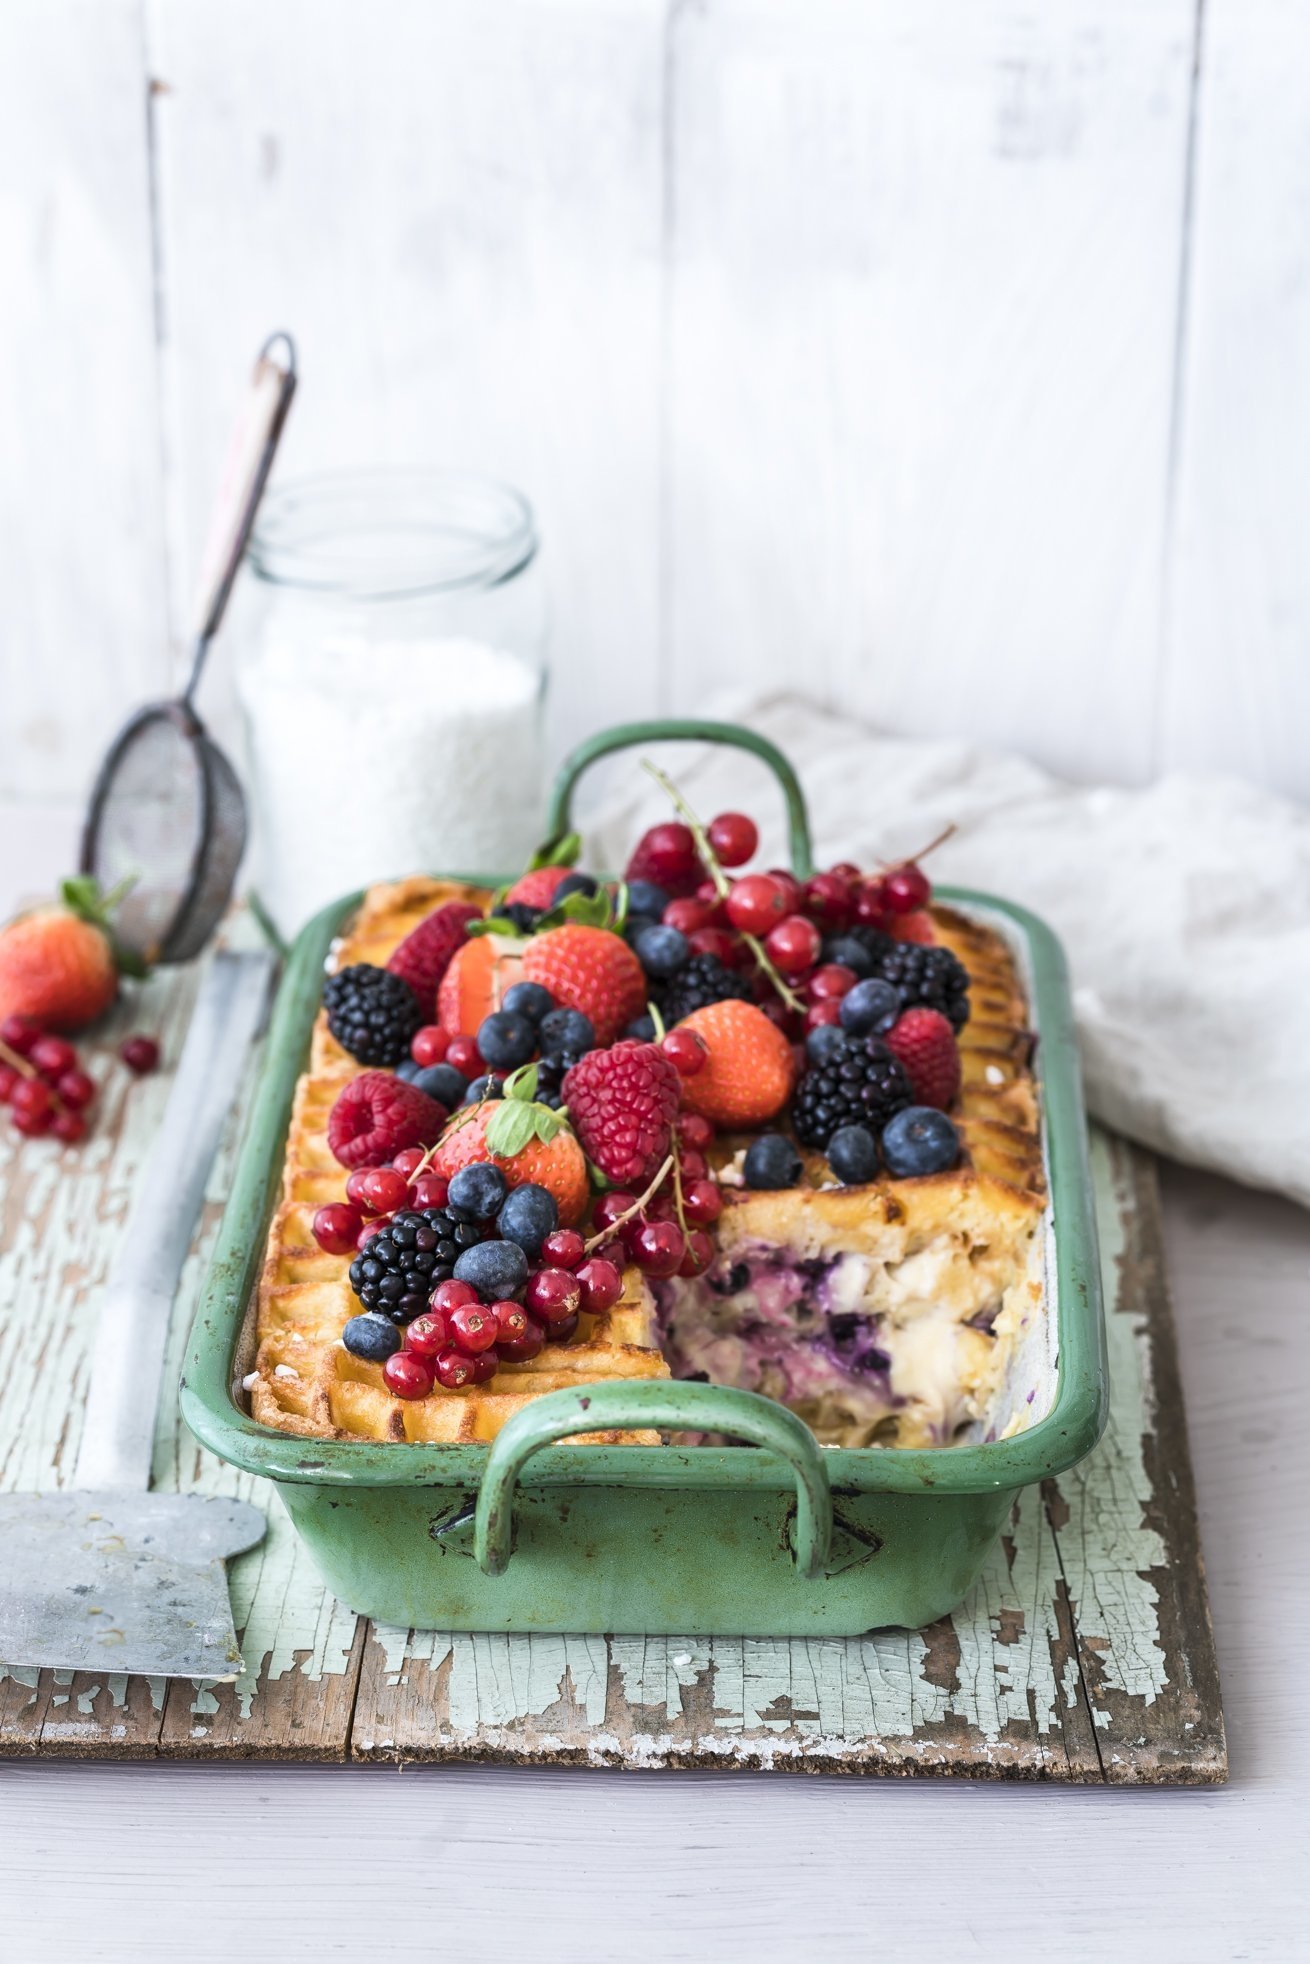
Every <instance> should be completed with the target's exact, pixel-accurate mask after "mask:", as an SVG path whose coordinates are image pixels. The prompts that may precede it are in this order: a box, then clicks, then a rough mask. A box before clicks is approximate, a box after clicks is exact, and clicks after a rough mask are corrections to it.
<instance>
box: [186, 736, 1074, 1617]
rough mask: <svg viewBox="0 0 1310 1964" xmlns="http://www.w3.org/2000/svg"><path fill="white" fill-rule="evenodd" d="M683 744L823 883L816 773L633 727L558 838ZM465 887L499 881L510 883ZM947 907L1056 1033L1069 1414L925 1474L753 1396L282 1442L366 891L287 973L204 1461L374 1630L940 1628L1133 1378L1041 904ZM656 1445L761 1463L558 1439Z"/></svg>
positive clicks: (555, 821)
mask: <svg viewBox="0 0 1310 1964" xmlns="http://www.w3.org/2000/svg"><path fill="white" fill-rule="evenodd" d="M670 738H677V739H684V738H704V739H706V740H709V741H714V742H724V743H730V744H735V745H737V746H738V747H741V748H744V749H747V750H751V751H753V752H754V753H755V754H756V755H757V756H759V757H760V758H762V759H763V760H764V761H765V762H766V763H767V764H769V765H770V766H771V767H772V769H773V770H774V772H775V774H776V775H777V777H778V778H779V780H780V782H781V785H782V789H783V794H784V797H785V799H786V802H787V808H788V817H789V825H790V836H791V849H792V859H793V865H794V867H795V870H796V872H797V873H798V874H800V875H802V876H804V875H807V874H808V873H809V872H810V871H811V870H812V865H811V858H810V844H809V831H808V825H807V822H806V815H805V807H804V803H803V800H802V798H801V793H800V788H799V785H798V783H797V781H796V778H795V775H794V773H793V772H792V770H791V768H790V766H789V765H788V764H787V762H786V760H785V759H784V758H783V757H782V756H781V755H780V753H779V752H778V751H777V750H775V749H774V747H773V746H772V745H771V744H768V743H767V742H765V740H764V739H762V738H760V737H758V736H756V735H754V734H753V733H752V732H750V731H746V730H741V729H738V728H736V727H735V726H733V725H726V724H714V723H703V722H654V723H644V724H630V725H625V726H623V727H621V728H618V729H614V730H608V731H605V732H602V733H601V734H600V735H599V736H596V737H593V738H592V739H591V740H590V741H589V742H588V743H587V744H585V745H583V746H582V747H581V748H580V749H579V750H578V751H576V752H575V753H574V755H573V756H572V757H570V758H569V759H568V760H567V762H566V763H565V765H564V766H563V768H562V770H561V773H560V776H559V779H558V781H557V783H556V786H555V792H554V796H553V799H552V803H551V807H550V812H549V816H548V832H549V835H550V836H552V837H553V836H556V835H560V834H562V833H564V832H565V831H566V830H567V829H568V819H569V807H570V800H571V795H572V790H573V786H574V784H575V782H576V780H577V778H578V776H579V775H580V773H581V772H582V770H584V769H585V768H586V766H587V765H588V764H589V763H591V762H592V761H593V760H594V759H595V758H596V757H598V756H601V755H603V754H605V753H606V752H608V751H611V750H617V749H621V748H625V747H627V746H629V745H633V744H643V743H647V744H648V743H655V742H661V741H665V740H668V739H670ZM459 877H461V878H473V879H477V880H478V881H480V882H482V883H485V884H487V885H496V884H499V883H500V879H501V878H502V877H503V876H491V875H485V874H479V875H468V874H462V875H460V876H459ZM941 896H942V897H943V898H944V899H948V900H950V901H951V902H952V903H953V904H955V905H956V906H959V907H961V908H963V909H965V910H966V911H973V912H979V913H981V914H983V915H984V916H985V917H986V918H987V920H988V921H989V922H990V923H991V924H993V925H995V926H996V927H998V928H999V929H1000V930H1001V931H1002V932H1003V933H1005V934H1006V935H1007V937H1008V939H1009V941H1010V944H1011V946H1012V947H1013V948H1014V950H1015V952H1016V955H1017V956H1018V959H1019V962H1020V966H1021V969H1022V971H1023V974H1024V979H1025V982H1026V984H1027V987H1028V990H1029V1000H1030V1003H1031V1007H1032V1014H1033V1020H1034V1023H1035V1027H1036V1029H1037V1032H1038V1037H1039V1042H1038V1047H1037V1064H1036V1069H1037V1075H1038V1081H1039V1090H1040V1097H1041V1104H1042V1113H1043V1127H1044V1148H1045V1155H1046V1163H1047V1171H1048V1176H1049V1182H1050V1194H1051V1202H1050V1208H1049V1212H1048V1215H1047V1219H1046V1223H1045V1227H1044V1232H1045V1236H1046V1250H1047V1285H1048V1286H1047V1294H1048V1302H1049V1305H1050V1310H1051V1318H1050V1341H1049V1343H1048V1345H1047V1353H1046V1367H1047V1377H1046V1380H1045V1385H1046V1392H1045V1396H1046V1397H1047V1398H1048V1399H1049V1408H1048V1409H1046V1411H1045V1415H1044V1416H1043V1417H1041V1418H1040V1419H1038V1420H1037V1421H1036V1422H1035V1423H1033V1424H1032V1425H1031V1426H1030V1427H1029V1429H1027V1430H1026V1431H1022V1432H1019V1433H1017V1434H1016V1435H1014V1436H1011V1437H1002V1438H999V1439H988V1440H985V1441H982V1442H979V1443H977V1444H963V1445H957V1446H949V1447H940V1448H933V1449H928V1450H921V1451H903V1450H899V1449H895V1448H869V1449H861V1450H844V1449H837V1448H832V1447H821V1446H820V1445H818V1443H817V1442H816V1440H815V1439H814V1436H813V1434H812V1433H811V1432H810V1431H809V1429H808V1428H807V1427H806V1426H805V1425H803V1424H802V1423H801V1421H800V1420H799V1419H797V1418H795V1417H794V1416H793V1415H792V1414H791V1413H790V1412H788V1411H787V1410H785V1409H784V1408H783V1407H782V1406H781V1405H777V1404H774V1403H773V1402H772V1401H771V1400H769V1399H766V1398H762V1397H759V1396H757V1395H756V1394H755V1393H753V1392H746V1391H736V1390H730V1389H726V1388H722V1387H719V1386H715V1385H709V1384H700V1383H657V1382H651V1381H644V1382H640V1383H610V1384H601V1385H593V1386H591V1387H590V1388H589V1389H586V1390H581V1391H560V1392H552V1393H549V1394H547V1395H545V1396H543V1397H541V1398H539V1399H536V1400H535V1401H534V1402H533V1403H532V1404H531V1405H530V1406H528V1407H527V1408H526V1409H525V1410H524V1411H522V1412H520V1413H519V1414H518V1415H517V1416H516V1417H515V1418H514V1419H512V1420H511V1421H510V1423H509V1424H508V1425H507V1426H506V1427H505V1428H504V1430H503V1431H502V1432H501V1433H500V1434H499V1436H498V1437H497V1438H496V1439H495V1440H494V1441H493V1442H492V1444H491V1445H490V1446H439V1445H438V1446H421V1445H413V1446H410V1445H399V1444H386V1445H382V1444H376V1443H373V1442H369V1441H354V1440H314V1439H302V1438H296V1437H293V1436H291V1435H289V1434H287V1433H283V1432H278V1431H276V1430H273V1429H271V1428H269V1427H266V1426H262V1425H259V1424H257V1423H256V1422H255V1421H254V1419H253V1418H251V1416H250V1415H249V1413H248V1412H247V1411H246V1410H244V1409H243V1407H242V1394H241V1390H240V1376H241V1373H242V1371H243V1369H244V1368H245V1365H246V1361H247V1359H248V1355H249V1343H250V1336H249V1330H248V1328H247V1319H248V1312H249V1310H250V1306H251V1303H252V1298H253V1292H254V1288H255V1284H256V1280H257V1277H258V1274H259V1267H260V1262H261V1258H262V1251H263V1243H264V1237H265V1234H266V1232H267V1227H268V1222H269V1218H270V1215H271V1212H272V1209H273V1207H274V1204H275V1201H276V1198H277V1194H278V1190H279V1182H280V1177H281V1171H282V1157H283V1148H284V1141H285V1138H286V1132H287V1126H288V1122H289V1118H290V1112H291V1102H292V1095H293V1092H294V1090H295V1084H296V1079H297V1077H298V1076H299V1074H300V1072H301V1070H302V1069H303V1067H304V1064H305V1059H306V1056H307V1052H308V1047H309V1040H310V1030H311V1026H312V1024H313V1021H314V1017H315V1014H316V1012H317V1009H318V1005H319V996H320V990H321V985H322V976H323V964H324V960H325V958H326V956H327V953H328V949H329V946H330V944H331V942H332V940H333V937H334V936H335V935H336V934H337V933H338V932H339V930H340V929H341V927H342V925H343V923H344V922H345V920H346V919H347V918H348V916H349V915H350V913H351V912H352V910H353V909H354V908H355V907H356V906H357V905H358V902H359V898H360V896H359V895H358V894H353V895H350V896H348V897H347V898H345V899H343V900H341V901H339V902H337V903H336V904H335V905H333V906H331V907H328V908H326V909H325V910H324V911H323V913H321V914H320V915H318V916H317V918H316V919H314V920H313V921H311V922H310V924H309V925H308V927H306V928H305V930H304V932H303V933H302V934H301V935H300V937H299V939H298V940H297V942H296V944H295V947H294V949H293V950H292V951H291V953H290V957H289V959H288V962H287V964H286V969H285V973H284V976H283V980H282V986H281V990H280V992H279V995H278V1000H277V1004H276V1008H275V1011H274V1016H273V1023H272V1028H271V1031H270V1035H269V1041H268V1045H267V1049H266V1052H265V1056H264V1060H263V1063H262V1066H261V1074H260V1081H259V1084H258V1087H257V1091H256V1097H255V1102H254V1107H253V1111H252V1113H251V1118H250V1122H249V1126H248V1129H247V1133H246V1137H245V1141H244V1144H243V1146H242V1149H241V1154H240V1159H239V1163H238V1166H237V1171H236V1176H235V1179H234V1182H233V1187H232V1193H231V1197H230V1199H229V1201H228V1205H227V1210H226V1213H225V1215H224V1218H223V1223H222V1227H221V1230H220V1233H219V1238H218V1243H217V1246H216V1250H215V1254H214V1259H213V1263H212V1266H211V1268H210V1271H209V1275H208V1278H207V1280H206V1282H205V1285H204V1288H203V1290H202V1292H201V1297H200V1302H199V1306H198V1308H197V1311H196V1317H195V1322H194V1325H193V1327H192V1330H191V1334H190V1339H189V1343H188V1349H187V1358H186V1365H185V1371H184V1375H183V1379H182V1386H181V1406H182V1412H183V1415H184V1417H185V1418H186V1420H187V1423H188V1424H189V1426H190V1427H191V1429H192V1431H193V1432H194V1433H195V1434H196V1436H197V1438H198V1439H200V1440H201V1442H202V1443H203V1444H204V1445H206V1446H208V1447H209V1448H210V1449H211V1450H212V1451H214V1452H216V1453H217V1454H218V1455H219V1456H220V1457H221V1458H223V1459H226V1460H228V1461H230V1462H231V1463H232V1464H233V1465H235V1466H238V1467H241V1468H243V1469H245V1470H246V1471H247V1472H250V1473H254V1474H259V1475H261V1476H262V1477H264V1478H267V1479H269V1480H271V1481H272V1482H273V1483H274V1485H275V1486H276V1487H277V1489H278V1492H279V1494H280V1495H281V1498H282V1501H283V1503H284V1505H285V1506H286V1508H287V1511H288V1513H289V1514H290V1516H291V1519H292V1521H293V1523H294V1524H295V1527H296V1529H297V1530H298V1532H299V1534H300V1535H301V1537H302V1538H303V1540H304V1542H305V1544H306V1547H307V1548H308V1549H309V1551H310V1553H311V1555H312V1556H313V1559H314V1561H315V1562H316V1564H317V1565H318V1567H319V1569H320V1570H321V1572H322V1574H323V1576H324V1579H325V1580H326V1582H327V1584H328V1586H329V1587H330V1588H331V1589H332V1590H333V1591H334V1592H335V1593H336V1594H337V1595H338V1596H339V1597H340V1598H341V1599H342V1600H343V1601H344V1602H345V1603H346V1604H348V1605H349V1606H350V1607H351V1608H352V1609H354V1610H357V1611H359V1612H360V1613H362V1614H364V1615H367V1616H372V1617H375V1618H376V1619H378V1620H379V1621H381V1622H385V1623H390V1624H395V1625H400V1626H402V1627H409V1628H418V1629H440V1630H543V1631H581V1632H622V1633H630V1634H652V1635H654V1634H665V1635H681V1636H695V1635H701V1634H707V1635H713V1634H717V1635H725V1636H726V1635H744V1636H787V1635H796V1636H804V1635H810V1634H812V1633H827V1634H830V1635H832V1636H852V1635H856V1634H858V1633H860V1632H863V1631H866V1630H870V1629H876V1628H880V1627H885V1626H900V1627H904V1628H911V1629H914V1628H919V1627H921V1626H922V1625H923V1624H925V1623H930V1622H932V1621H933V1620H935V1619H936V1618H937V1617H940V1616H943V1615H945V1614H946V1613H947V1612H948V1611H949V1610H950V1609H952V1608H953V1607H954V1606H955V1604H956V1603H958V1602H959V1601H960V1600H961V1598H962V1597H963V1596H964V1595H965V1594H966V1593H967V1592H968V1590H969V1589H970V1587H971V1586H972V1584H973V1583H974V1581H975V1580H976V1578H977V1576H978V1573H979V1571H980V1569H981V1568H982V1565H983V1563H984V1561H985V1559H986V1557H987V1554H988V1551H989V1549H990V1548H991V1546H992V1544H993V1542H994V1541H995V1539H996V1537H997V1535H998V1534H999V1532H1000V1531H1001V1529H1002V1527H1003V1525H1004V1524H1005V1521H1006V1519H1007V1517H1008V1515H1009V1511H1010V1508H1011V1505H1012V1502H1013V1499H1014V1496H1015V1494H1016V1492H1017V1491H1018V1490H1019V1489H1020V1488H1022V1487H1025V1486H1028V1485H1031V1484H1032V1483H1033V1482H1035V1481H1039V1480H1042V1479H1044V1478H1046V1477H1047V1476H1048V1475H1051V1474H1056V1473H1060V1472H1062V1471H1064V1470H1065V1469H1066V1468H1068V1467H1070V1466H1072V1465H1073V1464H1074V1463H1075V1462H1076V1461H1077V1460H1079V1459H1081V1458H1082V1457H1083V1455H1084V1454H1085V1453H1087V1452H1088V1451H1090V1449H1091V1447H1092V1446H1093V1445H1094V1444H1095V1443H1096V1440H1097V1439H1098V1438H1099V1436H1100V1433H1101V1430H1102V1427H1103V1425H1104V1422H1105V1415H1106V1408H1107V1376H1106V1358H1105V1340H1104V1326H1103V1322H1102V1311H1101V1292H1100V1266H1099V1260H1098V1255H1097V1245H1096V1225H1095V1214H1094V1210H1093V1201H1092V1191H1091V1184H1090V1179H1089V1174H1088V1167H1087V1156H1086V1124H1085V1120H1084V1116H1083V1105H1082V1093H1081V1087H1080V1082H1079V1071H1078V1055H1077V1050H1076V1047H1075V1040H1074V1028H1073V1017H1072V1012H1071V1007H1070V1001H1069V990H1068V981H1067V977H1066V971H1065V965H1064V959H1063V955H1062V953H1061V950H1060V947H1059V944H1058V942H1057V941H1056V939H1055V937H1054V935H1052V933H1051V932H1050V930H1049V929H1048V928H1046V927H1045V926H1044V925H1043V924H1042V923H1041V921H1039V920H1037V919H1036V918H1035V917H1034V916H1033V915H1031V914H1029V913H1026V912H1025V911H1024V910H1023V909H1022V908H1019V907H1014V906H1011V905H1009V904H1008V903H1006V902H1004V901H999V900H995V899H991V898H989V897H988V896H986V895H983V894H977V893H973V892H970V891H965V890H961V889H952V888H943V889H941ZM1039 1409H1040V1407H1039ZM638 1427H650V1428H656V1429H660V1430H666V1429H667V1430H669V1431H677V1432H710V1433H716V1434H723V1435H727V1436H729V1437H731V1438H732V1439H734V1440H739V1441H742V1442H745V1443H742V1444H734V1445H730V1446H709V1445H699V1446H672V1445H667V1446H600V1445H561V1444H558V1443H556V1442H557V1441H558V1440H560V1439H561V1438H564V1437H566V1436H568V1435H573V1434H577V1433H585V1432H587V1431H588V1430H594V1431H604V1430H610V1429H613V1428H638Z"/></svg>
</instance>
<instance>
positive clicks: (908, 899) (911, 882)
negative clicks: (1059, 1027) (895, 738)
mask: <svg viewBox="0 0 1310 1964" xmlns="http://www.w3.org/2000/svg"><path fill="white" fill-rule="evenodd" d="M883 888H884V890H885V892H886V895H887V905H888V907H889V908H890V909H891V911H892V913H893V914H913V913H915V912H916V911H917V909H918V908H920V907H926V906H927V904H928V901H929V898H930V896H931V894H932V887H931V886H930V885H929V882H928V876H927V874H926V873H924V872H923V871H922V869H921V868H920V867H918V866H916V865H915V864H914V862H913V860H911V861H910V863H909V864H908V865H907V866H896V867H893V869H892V871H891V872H890V873H888V874H887V875H886V876H885V878H884V880H883ZM32 1054H33V1057H34V1058H35V1055H36V1053H35V1051H34V1052H33V1053H32Z"/></svg>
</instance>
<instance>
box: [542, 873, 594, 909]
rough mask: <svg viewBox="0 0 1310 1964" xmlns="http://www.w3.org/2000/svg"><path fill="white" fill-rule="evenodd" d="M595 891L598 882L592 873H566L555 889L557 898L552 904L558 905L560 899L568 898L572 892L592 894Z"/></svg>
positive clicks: (553, 905)
mask: <svg viewBox="0 0 1310 1964" xmlns="http://www.w3.org/2000/svg"><path fill="white" fill-rule="evenodd" d="M595 891H596V882H595V880H594V879H593V878H592V876H591V874H590V873H566V874H565V875H564V878H563V879H562V880H561V881H560V883H559V885H558V886H557V887H556V889H555V898H554V900H553V901H552V902H551V905H552V907H555V906H558V905H559V903H560V901H561V900H567V899H568V897H569V895H570V894H571V893H585V894H587V895H591V894H593V893H594V892H595Z"/></svg>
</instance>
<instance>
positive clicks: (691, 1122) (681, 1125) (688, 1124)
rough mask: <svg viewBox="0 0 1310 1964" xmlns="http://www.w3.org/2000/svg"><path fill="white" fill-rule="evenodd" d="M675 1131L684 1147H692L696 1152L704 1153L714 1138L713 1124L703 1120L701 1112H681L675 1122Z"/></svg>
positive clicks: (706, 1119) (705, 1119)
mask: <svg viewBox="0 0 1310 1964" xmlns="http://www.w3.org/2000/svg"><path fill="white" fill-rule="evenodd" d="M674 1130H675V1131H676V1133H677V1135H678V1137H679V1138H680V1139H681V1141H682V1143H683V1145H684V1146H690V1147H692V1149H693V1150H694V1151H695V1152H704V1151H705V1148H706V1147H707V1146H708V1145H709V1144H710V1142H711V1140H712V1139H713V1137H714V1126H713V1124H712V1122H711V1121H710V1120H709V1119H708V1118H702V1117H701V1115H700V1113H699V1112H679V1113H678V1116H677V1118H676V1119H675V1121H674Z"/></svg>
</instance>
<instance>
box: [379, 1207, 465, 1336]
mask: <svg viewBox="0 0 1310 1964" xmlns="http://www.w3.org/2000/svg"><path fill="white" fill-rule="evenodd" d="M481 1239H482V1228H481V1227H480V1226H479V1225H478V1224H477V1223H476V1222H474V1221H470V1220H467V1219H466V1218H465V1217H464V1216H463V1215H462V1214H461V1213H460V1212H459V1211H458V1210H457V1209H454V1208H450V1207H425V1208H423V1209H422V1211H421V1212H417V1213H416V1212H415V1211H413V1210H412V1209H411V1208H402V1210H401V1211H400V1213H398V1214H396V1215H395V1216H394V1217H393V1219H392V1221H391V1223H390V1225H389V1226H387V1227H385V1228H383V1230H382V1232H381V1233H380V1234H375V1235H372V1236H370V1238H369V1239H368V1240H367V1241H366V1242H365V1243H364V1246H363V1247H362V1248H361V1249H360V1251H359V1253H358V1254H357V1255H356V1257H355V1259H354V1261H353V1262H352V1263H351V1264H350V1286H351V1288H352V1289H353V1290H354V1292H355V1294H356V1295H357V1296H358V1297H359V1300H360V1301H361V1302H362V1303H363V1305H364V1307H365V1309H371V1310H375V1311H377V1312H378V1313H379V1314H380V1315H382V1316H389V1317H390V1318H391V1320H392V1322H393V1323H409V1322H412V1321H413V1319H414V1317H416V1316H418V1315H421V1313H422V1312H423V1311H424V1310H425V1309H426V1308H427V1306H428V1298H429V1296H430V1295H431V1294H432V1291H433V1290H434V1289H435V1288H436V1286H437V1284H438V1282H445V1281H447V1280H448V1279H449V1277H450V1276H452V1275H453V1274H454V1273H455V1263H456V1262H457V1261H458V1260H459V1258H460V1256H461V1255H462V1254H463V1253H464V1251H465V1249H466V1248H472V1247H473V1246H474V1245H475V1243H477V1242H479V1241H481Z"/></svg>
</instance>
